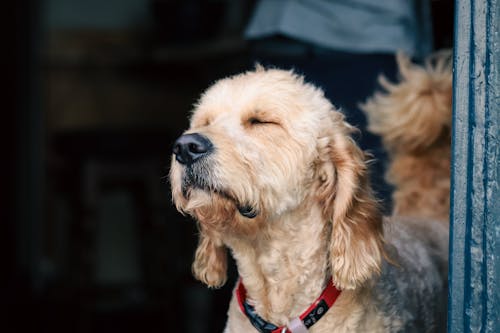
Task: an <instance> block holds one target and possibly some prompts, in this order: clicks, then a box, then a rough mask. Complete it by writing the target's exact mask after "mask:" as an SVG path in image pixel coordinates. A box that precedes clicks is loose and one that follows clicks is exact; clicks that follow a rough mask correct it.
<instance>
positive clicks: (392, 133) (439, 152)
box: [361, 50, 452, 224]
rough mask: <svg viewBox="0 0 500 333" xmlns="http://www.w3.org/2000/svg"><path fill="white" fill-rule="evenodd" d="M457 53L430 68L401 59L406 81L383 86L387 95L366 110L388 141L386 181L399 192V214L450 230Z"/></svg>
mask: <svg viewBox="0 0 500 333" xmlns="http://www.w3.org/2000/svg"><path fill="white" fill-rule="evenodd" d="M451 54H452V53H451V51H449V50H443V51H439V52H436V53H435V54H433V55H431V56H430V57H428V58H427V60H426V62H425V65H423V66H419V65H416V64H413V63H412V62H411V61H410V59H409V58H408V57H407V56H405V55H404V54H402V53H400V54H398V55H397V63H398V68H399V72H400V77H401V80H400V82H398V83H391V82H389V81H388V80H387V79H386V78H385V77H380V79H379V82H380V84H381V86H382V87H383V88H384V90H385V91H383V92H378V93H376V94H375V95H374V96H373V97H371V98H370V99H369V100H368V101H367V102H366V103H364V104H362V105H361V108H362V109H363V111H364V112H365V114H366V115H367V118H368V130H369V131H371V132H372V133H374V134H377V135H380V136H381V137H382V140H383V143H384V147H385V148H386V150H387V152H388V155H389V159H390V160H391V162H390V166H389V170H388V171H387V173H386V180H387V182H388V183H390V184H392V185H393V186H394V188H395V191H394V193H393V205H394V207H393V214H394V215H404V216H414V217H419V218H430V219H435V220H439V221H441V222H442V223H445V224H448V221H449V211H450V160H451V106H452V104H451V102H452V101H451V98H452V62H451Z"/></svg>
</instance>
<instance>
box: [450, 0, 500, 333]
mask: <svg viewBox="0 0 500 333" xmlns="http://www.w3.org/2000/svg"><path fill="white" fill-rule="evenodd" d="M455 8H456V13H455V49H454V74H453V82H454V91H453V94H454V99H453V159H452V186H451V213H450V223H451V225H450V227H451V230H450V271H449V273H450V275H449V302H448V332H450V333H451V332H452V333H460V332H488V333H495V332H499V331H500V311H499V310H500V288H499V287H500V237H499V236H500V221H499V220H500V196H499V193H500V190H499V184H498V175H499V173H500V163H499V161H498V157H499V156H500V143H499V127H500V126H499V120H500V73H499V69H500V35H499V17H500V2H499V0H456V6H455Z"/></svg>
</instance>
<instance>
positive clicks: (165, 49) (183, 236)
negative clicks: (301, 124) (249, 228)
mask: <svg viewBox="0 0 500 333" xmlns="http://www.w3.org/2000/svg"><path fill="white" fill-rule="evenodd" d="M452 5H453V2H452V1H431V6H432V26H433V32H432V33H433V37H434V38H433V48H435V49H437V48H442V47H449V46H451V43H452V21H453V17H452V13H453V9H452ZM11 6H12V8H9V10H8V11H6V12H5V13H4V15H11V16H12V18H13V19H14V21H15V23H13V24H12V25H10V26H9V28H8V29H7V30H6V32H7V33H8V34H9V35H11V36H13V37H14V41H13V43H12V47H9V48H8V51H7V52H6V53H7V54H8V57H9V59H8V60H7V62H6V63H4V66H5V67H6V72H7V74H6V75H7V80H6V83H7V85H8V88H7V89H8V90H6V92H7V94H6V95H7V96H6V98H5V104H4V105H5V110H4V114H5V117H4V118H3V121H2V123H3V125H2V133H3V134H4V136H5V139H4V140H2V141H3V142H2V148H3V149H2V151H3V154H2V156H3V157H2V164H3V167H4V168H5V171H4V173H3V175H4V176H3V178H4V182H3V185H2V191H3V197H4V198H6V199H5V201H4V204H2V214H3V216H2V221H3V222H4V223H2V229H1V230H2V231H1V233H0V234H1V237H2V238H1V243H2V245H3V247H4V250H3V251H2V253H3V255H4V256H5V258H4V260H3V263H4V265H3V269H2V270H3V271H4V274H2V275H3V276H2V280H4V281H2V290H3V291H2V296H1V302H2V303H3V305H4V306H5V307H4V309H5V310H3V311H2V314H1V316H2V317H3V316H5V320H1V323H0V330H2V331H4V332H25V331H26V332H29V331H35V329H36V331H37V332H52V333H57V332H82V333H86V332H188V333H202V332H203V333H204V332H220V331H221V330H222V328H223V326H224V323H225V317H226V309H227V304H228V300H229V297H230V296H231V290H232V287H233V283H234V281H235V278H236V272H235V268H234V266H233V267H232V268H231V269H230V277H231V279H230V281H229V282H228V283H227V284H226V286H225V287H224V288H222V289H221V290H216V291H214V290H209V289H207V288H205V287H204V286H203V285H201V284H200V283H198V282H197V281H195V280H194V279H193V278H192V277H191V272H190V265H191V261H192V257H193V253H194V249H195V246H196V243H197V232H196V228H195V225H194V223H193V222H192V221H190V220H189V219H188V218H184V217H182V216H181V215H180V214H179V213H177V212H176V211H175V209H174V208H173V206H172V204H171V198H170V194H169V185H168V180H167V178H166V177H167V175H168V168H169V161H170V151H171V145H172V143H173V141H174V140H175V138H176V137H177V136H178V135H180V134H181V133H182V131H183V130H184V129H185V128H186V127H187V125H188V122H187V120H188V115H189V112H190V110H191V109H192V105H193V103H195V102H196V99H197V97H198V96H199V94H200V93H201V92H202V91H203V90H204V89H205V88H207V87H208V86H209V85H210V84H211V83H213V82H214V81H215V80H217V79H219V78H221V77H224V76H227V75H230V74H234V73H238V72H241V71H243V70H247V69H250V68H251V67H252V66H253V62H254V61H255V60H256V59H258V57H256V56H255V49H254V48H253V44H252V43H251V42H249V41H247V40H245V37H244V30H245V27H246V26H247V24H248V22H249V20H250V18H251V16H252V11H253V9H254V6H255V1H252V0H232V1H230V0H184V1H181V0H44V1H35V0H18V1H16V2H14V3H13V4H12V5H11ZM10 9H12V10H10ZM370 84H371V85H374V83H373V82H372V83H370ZM327 94H328V92H327ZM6 329H8V330H6Z"/></svg>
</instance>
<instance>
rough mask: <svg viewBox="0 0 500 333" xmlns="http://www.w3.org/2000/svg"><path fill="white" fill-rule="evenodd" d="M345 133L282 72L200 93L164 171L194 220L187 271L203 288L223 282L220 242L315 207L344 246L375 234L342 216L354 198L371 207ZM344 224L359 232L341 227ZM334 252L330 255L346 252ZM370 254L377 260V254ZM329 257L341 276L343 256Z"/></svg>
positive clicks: (308, 89)
mask: <svg viewBox="0 0 500 333" xmlns="http://www.w3.org/2000/svg"><path fill="white" fill-rule="evenodd" d="M350 131H351V127H350V126H349V125H347V124H346V123H345V122H344V120H343V116H342V115H341V114H340V113H339V112H337V111H335V110H334V109H333V107H332V105H331V104H330V103H329V102H328V101H327V100H326V99H325V98H324V96H323V93H322V91H321V90H319V89H317V88H315V87H313V86H312V85H309V84H305V83H304V82H303V80H302V78H301V77H299V76H297V75H295V74H293V73H291V72H286V71H281V70H264V69H262V68H257V70H256V71H254V72H249V73H245V74H242V75H239V76H235V77H231V78H227V79H224V80H221V81H219V82H218V83H216V84H215V85H213V86H212V87H211V88H209V89H208V90H207V91H206V92H205V93H204V94H203V96H202V97H201V99H200V101H199V103H198V105H197V106H196V108H195V111H194V113H193V116H192V118H191V125H190V128H189V129H188V130H187V131H186V132H185V133H184V134H183V135H182V136H181V137H180V138H179V139H178V140H177V141H176V143H175V144H174V149H173V152H174V157H173V159H172V167H171V174H170V179H171V184H172V193H173V198H174V201H175V204H176V206H177V208H178V209H179V210H180V211H181V212H185V213H187V214H189V215H191V216H193V217H194V218H195V219H196V220H197V221H198V222H199V227H200V230H201V234H200V245H199V248H198V251H197V254H196V258H195V263H194V265H193V267H194V271H195V274H196V275H197V276H198V278H200V279H201V280H202V281H204V282H206V283H207V284H209V285H212V286H217V285H220V284H221V283H223V282H224V278H223V277H222V275H223V273H224V272H223V271H224V270H225V252H224V251H222V250H221V247H222V246H223V244H224V237H227V235H232V236H235V237H249V238H251V237H255V236H257V235H258V234H259V232H260V231H261V230H262V228H264V227H265V226H266V224H269V223H272V221H273V220H276V219H279V218H280V217H281V216H283V215H284V214H294V212H295V211H297V210H304V209H306V210H307V209H309V208H310V205H319V206H320V207H321V209H322V210H323V212H324V216H325V217H324V223H327V222H328V221H329V222H332V223H333V224H334V227H333V228H332V229H335V227H336V226H338V227H339V228H340V230H341V232H347V233H348V236H347V237H344V238H343V239H344V240H345V239H348V238H349V237H353V235H355V234H357V233H359V234H360V237H365V236H363V235H361V234H362V233H366V234H367V235H368V234H370V232H371V231H373V232H374V233H378V232H379V228H378V227H376V228H375V229H373V230H371V231H370V232H366V230H365V228H360V226H363V225H368V226H370V225H371V224H366V223H365V224H357V223H356V216H348V215H349V214H351V215H352V214H357V213H352V212H351V211H352V209H353V207H356V208H358V206H357V205H356V204H355V201H357V200H358V199H359V200H361V201H360V202H363V203H371V202H372V201H370V200H367V199H366V198H365V196H366V195H367V196H370V193H369V189H368V191H367V192H366V191H365V189H366V188H367V185H366V184H365V183H366V181H365V177H364V176H365V163H364V155H363V153H362V152H361V151H360V150H359V149H358V148H357V147H356V145H355V144H354V143H353V141H352V140H351V139H350V137H349V132H350ZM365 192H366V193H365ZM365 194H366V195H365ZM370 207H371V206H370ZM373 207H374V206H373ZM373 207H372V208H373ZM372 208H370V209H372ZM373 210H374V211H375V210H376V209H375V208H373ZM359 214H361V215H367V212H365V211H362V210H360V211H359ZM371 215H373V216H378V215H377V214H376V213H373V214H371ZM345 218H348V219H349V223H352V224H353V225H354V227H353V228H354V229H356V228H358V229H359V231H353V230H354V229H352V228H346V227H345V226H341V225H340V222H341V220H343V219H345ZM335 221H337V222H338V223H335ZM361 229H363V230H361ZM365 238H367V239H368V238H369V237H365ZM332 242H333V241H332ZM374 244H375V245H376V246H375V247H377V246H378V245H379V243H378V242H375V243H374ZM334 245H335V246H334V247H332V249H330V251H331V252H345V251H346V249H347V247H346V245H345V244H340V243H339V244H334ZM339 246H340V247H339ZM368 247H370V246H369V245H367V248H368ZM350 250H351V251H352V248H351V249H350ZM361 250H362V251H368V250H367V249H366V248H363V249H361ZM352 252H353V254H354V252H356V251H352ZM207 253H209V254H208V255H207ZM337 254H338V253H336V255H337ZM375 255H376V256H378V258H379V257H380V254H379V252H378V251H376V253H375ZM342 256H343V253H342ZM339 257H340V255H339ZM338 259H339V260H340V261H339V262H338V264H339V265H341V266H342V267H344V269H345V267H346V265H347V264H346V261H345V258H338ZM375 261H376V260H375ZM375 261H374V262H375ZM372 266H373V265H370V268H369V269H368V268H367V272H368V271H370V272H371V271H372V270H373V267H372ZM358 271H363V270H362V269H359V268H358ZM339 274H343V273H342V272H341V271H339ZM361 274H364V273H361ZM366 275H368V273H366ZM364 278H366V277H364ZM356 279H357V278H356ZM342 283H343V282H342ZM346 283H351V285H354V282H352V281H351V282H346ZM338 285H339V286H340V285H341V282H340V279H339V282H338ZM346 286H347V284H346ZM349 286H350V285H349Z"/></svg>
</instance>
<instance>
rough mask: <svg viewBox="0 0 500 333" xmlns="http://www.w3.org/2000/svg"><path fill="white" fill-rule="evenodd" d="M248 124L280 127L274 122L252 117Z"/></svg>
mask: <svg viewBox="0 0 500 333" xmlns="http://www.w3.org/2000/svg"><path fill="white" fill-rule="evenodd" d="M247 124H249V125H251V126H254V125H279V124H278V123H277V122H275V121H272V120H265V119H261V118H257V117H251V118H249V119H248V120H247Z"/></svg>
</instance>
